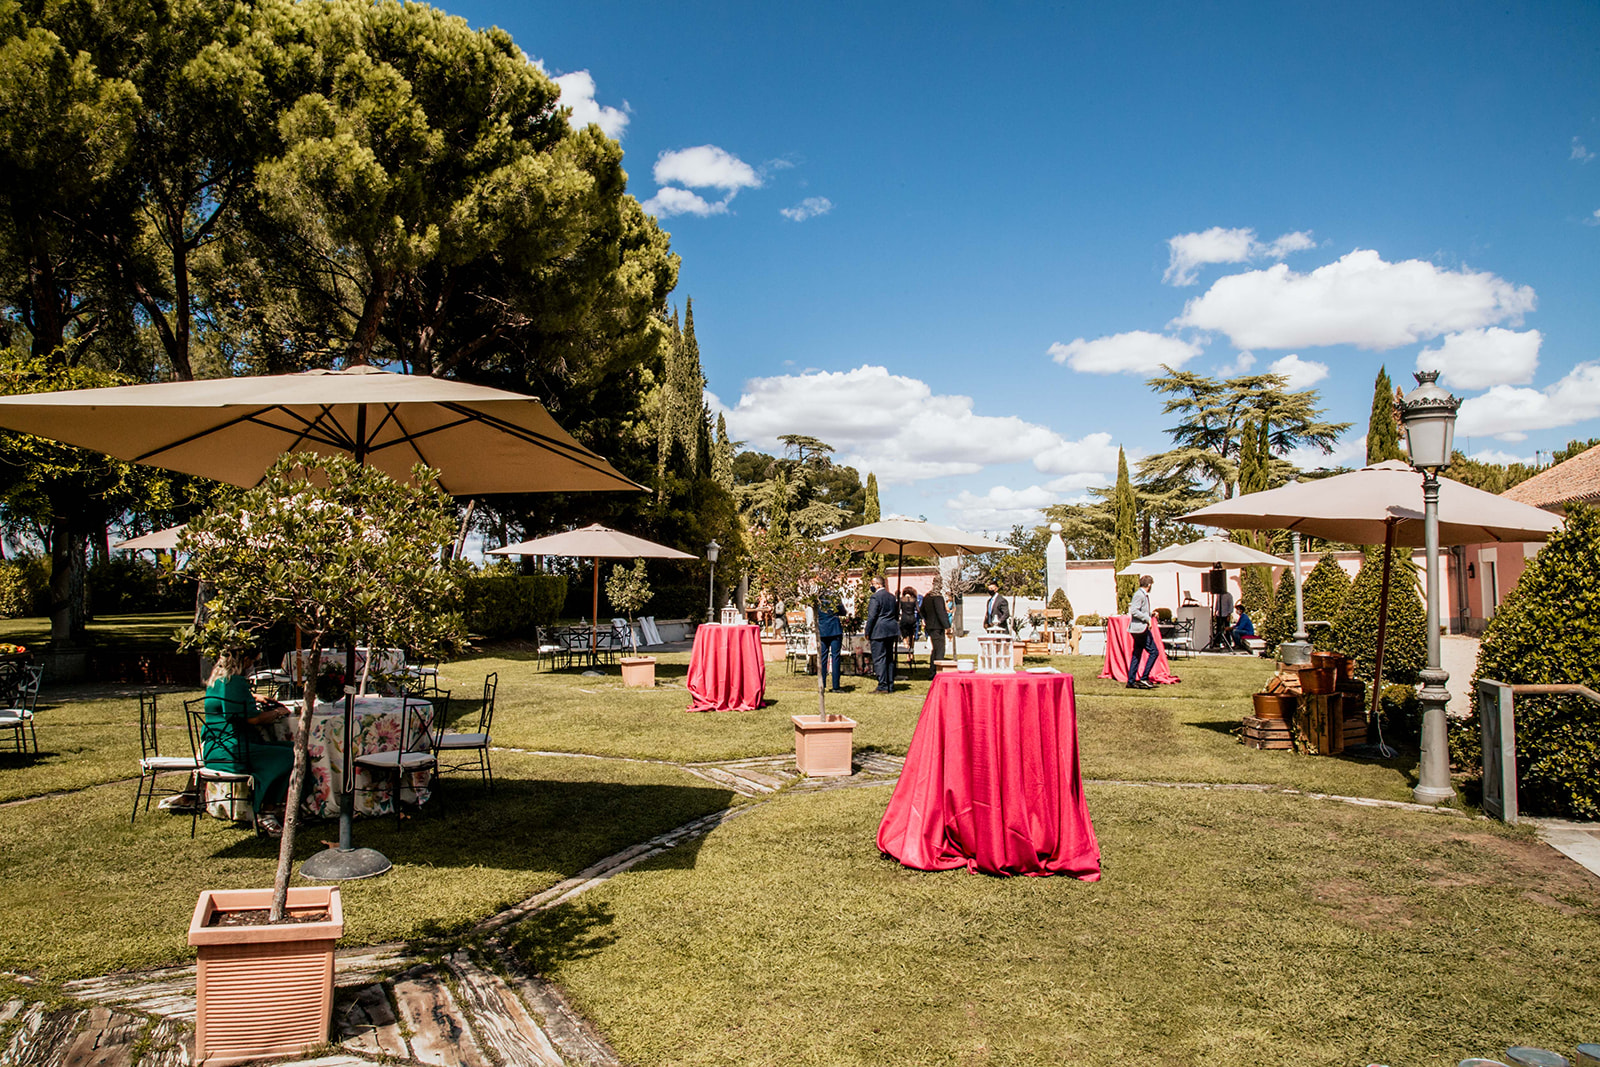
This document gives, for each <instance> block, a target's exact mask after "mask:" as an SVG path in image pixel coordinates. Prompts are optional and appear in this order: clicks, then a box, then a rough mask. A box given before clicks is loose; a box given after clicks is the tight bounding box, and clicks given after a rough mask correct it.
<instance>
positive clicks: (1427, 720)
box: [1400, 371, 1461, 804]
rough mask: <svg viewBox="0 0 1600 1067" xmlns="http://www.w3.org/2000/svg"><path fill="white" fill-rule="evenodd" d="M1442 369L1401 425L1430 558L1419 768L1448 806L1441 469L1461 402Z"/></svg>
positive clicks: (1423, 382)
mask: <svg viewBox="0 0 1600 1067" xmlns="http://www.w3.org/2000/svg"><path fill="white" fill-rule="evenodd" d="M1438 378H1439V372H1438V371H1418V372H1417V374H1416V379H1417V387H1416V388H1415V389H1413V390H1411V392H1409V393H1407V394H1406V395H1405V396H1404V397H1402V398H1401V400H1400V426H1401V428H1402V429H1403V430H1404V431H1405V434H1406V451H1407V453H1409V455H1410V456H1411V465H1412V466H1413V467H1415V468H1416V469H1417V470H1419V471H1421V472H1422V514H1423V535H1422V536H1423V552H1424V554H1425V555H1426V557H1427V561H1428V666H1427V667H1426V668H1424V669H1423V671H1422V689H1421V690H1420V691H1419V692H1418V693H1417V701H1418V703H1420V704H1421V705H1422V759H1421V762H1420V764H1419V765H1418V767H1417V787H1416V788H1415V789H1413V790H1412V795H1413V796H1414V797H1416V800H1417V803H1419V804H1443V803H1444V802H1445V801H1447V800H1449V799H1451V798H1452V797H1454V796H1455V795H1456V791H1455V789H1454V788H1453V787H1452V786H1451V785H1450V750H1449V741H1448V738H1447V735H1446V729H1445V706H1446V705H1447V704H1449V702H1450V692H1449V690H1447V689H1446V688H1445V686H1444V683H1445V682H1446V681H1448V680H1449V678H1450V675H1449V674H1447V673H1446V672H1445V671H1444V670H1443V669H1442V668H1441V667H1440V666H1439V471H1440V470H1441V469H1442V468H1444V467H1448V466H1449V465H1450V457H1451V455H1452V449H1453V446H1454V440H1455V428H1456V409H1457V408H1459V407H1460V406H1461V401H1460V400H1458V399H1457V398H1456V397H1454V396H1451V395H1450V394H1449V393H1447V392H1445V391H1444V390H1443V389H1441V388H1440V387H1439V385H1438Z"/></svg>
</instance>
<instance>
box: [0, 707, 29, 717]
mask: <svg viewBox="0 0 1600 1067" xmlns="http://www.w3.org/2000/svg"><path fill="white" fill-rule="evenodd" d="M0 718H5V719H31V718H33V712H31V711H29V710H28V709H27V708H0Z"/></svg>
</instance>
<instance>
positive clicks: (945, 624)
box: [917, 579, 950, 678]
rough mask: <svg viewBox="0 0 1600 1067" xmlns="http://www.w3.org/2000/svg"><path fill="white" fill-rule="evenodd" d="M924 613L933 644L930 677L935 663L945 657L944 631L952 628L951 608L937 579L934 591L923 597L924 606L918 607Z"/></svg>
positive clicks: (929, 664)
mask: <svg viewBox="0 0 1600 1067" xmlns="http://www.w3.org/2000/svg"><path fill="white" fill-rule="evenodd" d="M917 610H918V611H919V612H920V613H921V615H922V628H923V630H925V631H927V634H928V644H930V645H932V646H933V655H932V657H931V658H930V659H929V660H928V677H930V678H931V677H933V671H934V667H933V665H934V664H935V663H937V662H938V661H939V660H942V659H944V632H945V631H946V630H948V629H949V628H950V610H949V609H948V608H946V607H945V606H944V594H943V593H941V592H939V583H938V580H937V579H935V581H934V586H933V590H932V592H930V593H929V594H928V595H927V596H925V597H923V598H922V606H921V607H920V608H918V609H917Z"/></svg>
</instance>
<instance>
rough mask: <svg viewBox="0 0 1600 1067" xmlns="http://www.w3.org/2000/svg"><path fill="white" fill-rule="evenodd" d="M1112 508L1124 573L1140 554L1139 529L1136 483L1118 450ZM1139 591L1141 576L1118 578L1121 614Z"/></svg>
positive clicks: (1118, 599)
mask: <svg viewBox="0 0 1600 1067" xmlns="http://www.w3.org/2000/svg"><path fill="white" fill-rule="evenodd" d="M1111 507H1112V511H1113V513H1114V514H1115V515H1116V526H1115V528H1114V529H1115V531H1116V552H1117V556H1116V564H1117V565H1116V570H1118V571H1120V570H1122V569H1123V568H1124V567H1126V566H1127V565H1128V564H1130V563H1132V562H1133V561H1134V558H1135V557H1136V556H1137V555H1138V554H1139V528H1138V519H1137V516H1136V515H1135V501H1134V495H1133V482H1132V481H1130V480H1129V478H1128V455H1127V453H1126V452H1124V451H1123V450H1122V449H1121V448H1118V449H1117V484H1116V488H1114V489H1113V490H1112V491H1111ZM1138 588H1139V578H1138V576H1137V575H1133V574H1130V575H1126V576H1124V575H1121V574H1119V575H1118V576H1117V612H1118V614H1121V613H1124V612H1126V611H1127V610H1128V604H1129V603H1130V602H1132V600H1133V593H1134V590H1136V589H1138Z"/></svg>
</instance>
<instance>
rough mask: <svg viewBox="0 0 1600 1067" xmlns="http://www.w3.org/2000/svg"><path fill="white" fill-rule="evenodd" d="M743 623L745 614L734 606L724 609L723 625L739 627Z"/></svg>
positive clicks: (730, 605)
mask: <svg viewBox="0 0 1600 1067" xmlns="http://www.w3.org/2000/svg"><path fill="white" fill-rule="evenodd" d="M742 622H744V613H743V612H742V611H740V610H739V609H738V608H736V607H734V606H733V605H732V604H729V605H727V606H726V607H724V608H723V609H722V625H724V626H738V625H739V624H740V623H742Z"/></svg>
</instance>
